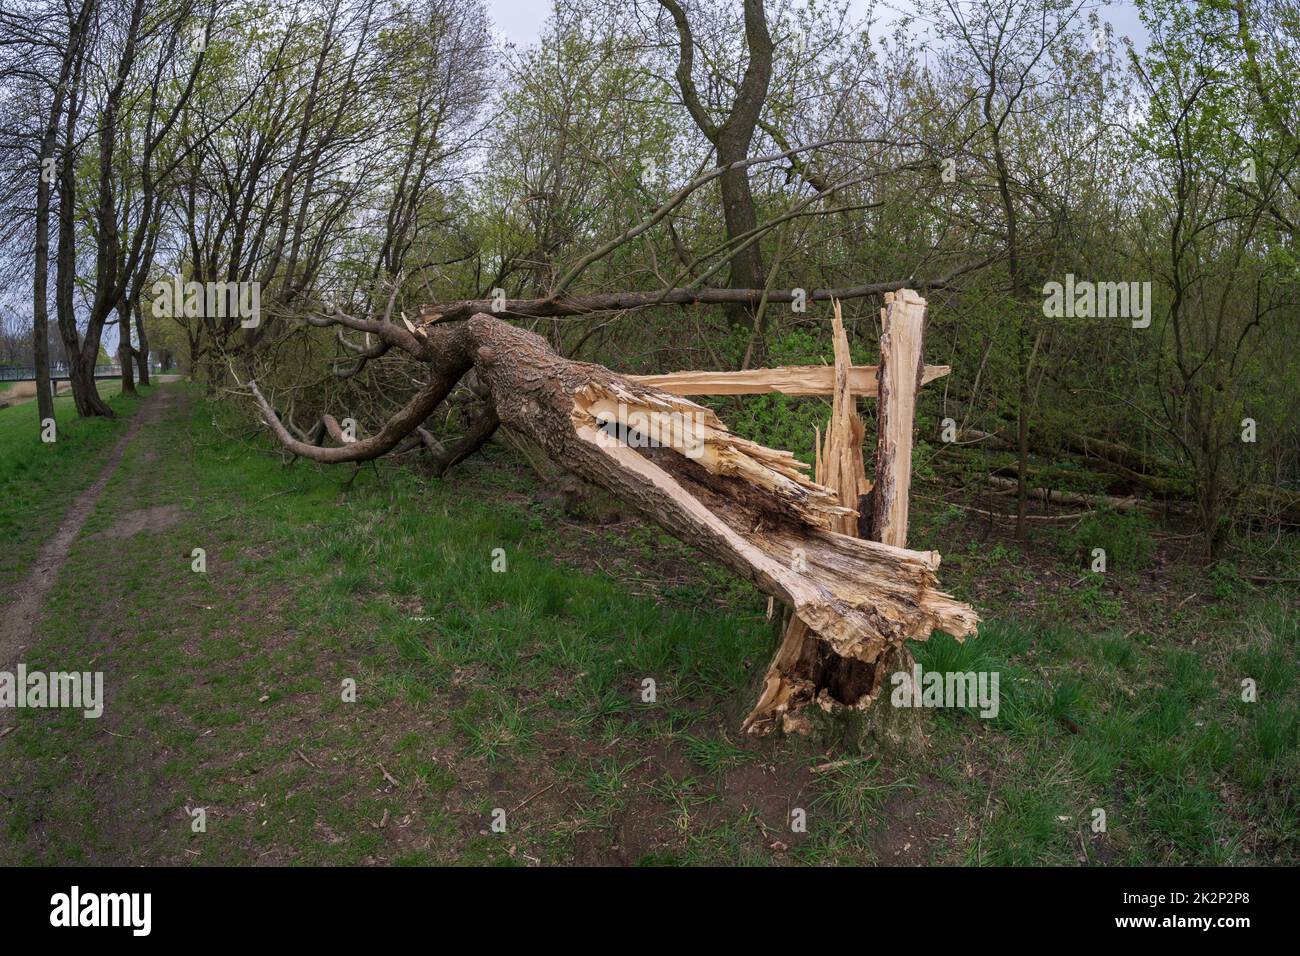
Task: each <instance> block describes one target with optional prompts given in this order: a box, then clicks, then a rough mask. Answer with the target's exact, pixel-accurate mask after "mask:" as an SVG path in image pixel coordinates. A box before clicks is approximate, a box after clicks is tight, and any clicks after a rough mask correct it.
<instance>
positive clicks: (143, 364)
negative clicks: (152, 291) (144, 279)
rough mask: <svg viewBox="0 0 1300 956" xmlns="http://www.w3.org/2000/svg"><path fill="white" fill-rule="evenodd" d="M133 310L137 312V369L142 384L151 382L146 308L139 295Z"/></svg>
mask: <svg viewBox="0 0 1300 956" xmlns="http://www.w3.org/2000/svg"><path fill="white" fill-rule="evenodd" d="M131 311H132V312H134V313H135V339H136V342H137V343H138V344H137V345H136V348H135V360H136V366H137V370H138V371H139V373H140V384H141V385H148V384H149V339H148V337H147V336H146V335H145V333H144V309H143V308H141V306H140V299H139V297H138V296H137V297H136V298H135V299H133V300H132V308H131Z"/></svg>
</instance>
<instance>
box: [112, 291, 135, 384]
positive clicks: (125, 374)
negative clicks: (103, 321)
mask: <svg viewBox="0 0 1300 956" xmlns="http://www.w3.org/2000/svg"><path fill="white" fill-rule="evenodd" d="M117 332H118V345H117V354H118V356H119V361H120V362H121V363H122V394H123V395H135V394H136V390H135V366H134V362H133V359H134V350H133V349H132V348H131V307H130V306H129V305H128V304H127V301H126V299H121V300H119V301H118V303H117Z"/></svg>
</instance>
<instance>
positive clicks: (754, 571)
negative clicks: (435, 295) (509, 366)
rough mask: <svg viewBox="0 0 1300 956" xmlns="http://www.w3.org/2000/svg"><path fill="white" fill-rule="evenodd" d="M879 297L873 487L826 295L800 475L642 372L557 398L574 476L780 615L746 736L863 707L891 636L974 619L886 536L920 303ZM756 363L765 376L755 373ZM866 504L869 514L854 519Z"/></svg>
mask: <svg viewBox="0 0 1300 956" xmlns="http://www.w3.org/2000/svg"><path fill="white" fill-rule="evenodd" d="M886 302H887V309H886V312H887V313H888V315H887V317H886V318H885V320H884V322H885V328H886V329H887V330H889V331H890V332H892V335H889V336H886V338H885V339H884V340H882V358H881V365H880V367H879V369H878V370H877V375H878V377H879V382H878V384H877V388H878V390H879V394H880V396H881V400H882V403H883V402H884V401H886V400H887V401H889V402H890V412H889V413H886V412H885V410H884V409H883V408H882V410H881V416H880V420H881V423H882V433H881V436H880V441H879V442H878V445H879V446H880V447H879V448H878V449H877V454H876V462H877V468H878V469H880V468H881V467H884V468H887V469H888V471H887V472H883V471H879V470H878V471H877V486H876V487H875V488H874V489H873V487H872V484H871V482H870V481H869V480H868V479H867V475H866V468H865V464H864V459H863V452H862V448H863V442H864V440H865V428H864V425H863V422H862V420H861V418H860V417H859V416H858V414H857V411H856V407H855V405H856V399H855V389H854V385H853V370H854V368H855V367H854V366H853V365H852V364H851V359H850V355H849V343H848V337H847V335H846V333H845V330H844V325H843V321H842V318H841V315H840V309H839V306H838V304H836V306H835V316H834V320H833V328H834V347H835V365H834V368H833V369H829V370H828V371H829V373H830V374H831V391H830V395H831V398H832V414H831V419H830V422H829V424H828V425H827V428H826V432H825V435H824V436H822V435H820V434H819V435H818V450H817V461H816V466H815V472H814V477H811V478H810V477H809V476H808V474H806V471H807V466H806V465H804V464H803V463H801V462H799V461H798V460H797V459H796V458H795V457H794V456H793V455H792V454H790V453H789V452H786V451H779V450H775V449H771V448H767V447H764V446H763V445H759V444H757V443H755V442H751V441H748V440H746V439H743V438H740V437H739V436H737V435H733V434H732V433H731V432H730V431H729V430H728V429H727V427H726V425H724V424H723V423H722V421H721V420H719V418H718V417H717V415H716V414H715V413H714V412H713V411H712V410H711V409H708V408H705V407H704V406H701V405H697V404H696V403H694V402H692V401H690V400H688V399H686V398H683V397H681V396H680V395H675V394H670V393H669V392H668V391H666V390H663V389H661V388H658V387H655V386H652V385H649V384H648V383H647V382H645V381H644V380H635V379H632V378H629V377H623V376H616V375H612V374H608V373H606V374H602V375H591V376H590V377H589V378H588V379H587V380H586V381H585V382H583V383H582V384H581V385H579V386H578V387H576V388H574V389H573V390H572V391H571V393H570V394H571V395H572V397H573V404H572V406H571V411H570V415H569V417H570V419H571V422H572V426H573V430H574V434H575V435H576V436H577V438H578V439H579V440H580V443H581V450H580V451H579V449H577V448H575V449H572V450H570V452H569V454H568V456H567V457H569V458H570V459H571V462H570V464H571V465H573V466H575V467H574V470H577V471H579V473H582V474H584V476H586V477H588V478H589V479H590V480H593V481H595V482H596V483H598V484H601V485H603V486H605V487H607V488H609V489H610V490H613V491H615V493H617V494H619V495H620V496H621V497H622V498H624V500H626V501H628V502H629V503H630V504H632V505H633V506H635V507H638V508H640V509H641V510H643V511H645V512H646V513H647V514H649V515H650V516H651V517H653V518H655V520H657V521H658V522H659V523H660V524H661V525H662V526H664V527H665V528H668V529H669V530H672V531H673V532H674V533H675V534H677V536H678V537H680V538H682V540H684V541H687V542H689V543H692V544H695V545H696V546H698V547H701V548H703V549H704V550H705V551H707V552H708V553H710V554H712V555H713V556H714V557H719V558H721V559H722V560H723V561H724V563H726V564H728V565H729V566H731V567H732V568H733V570H736V571H738V572H739V573H741V574H742V575H744V576H745V577H747V578H748V579H749V580H751V581H753V582H754V583H755V584H757V585H758V586H759V587H760V588H762V589H763V590H764V591H765V592H766V593H768V594H770V595H772V596H774V597H776V598H778V599H780V600H781V601H783V602H785V603H786V604H787V605H788V606H789V607H790V608H791V610H792V612H793V614H792V617H791V620H790V623H789V626H788V628H787V630H786V632H785V635H784V637H783V639H782V642H781V645H780V647H779V648H778V650H777V654H776V657H775V658H774V659H773V661H772V664H771V665H770V667H769V668H768V672H767V676H766V679H765V681H764V687H763V690H762V692H761V697H760V700H759V702H758V704H757V705H756V706H755V708H754V710H753V712H752V713H751V714H750V715H749V717H748V718H747V719H746V720H745V722H744V725H743V727H744V729H745V730H747V731H749V732H751V733H766V732H769V731H771V730H772V729H774V728H776V727H778V726H779V727H782V728H784V729H785V730H787V731H791V730H800V729H806V727H807V726H808V722H807V718H806V717H805V716H804V715H803V714H802V713H801V711H802V710H803V708H804V707H806V706H807V705H809V704H812V703H816V704H817V705H818V706H820V707H822V708H823V709H827V710H829V709H833V708H835V707H852V708H856V709H865V708H866V707H868V706H870V704H871V703H872V701H873V700H874V699H875V698H876V695H877V694H878V692H879V689H880V686H881V682H882V679H883V676H884V668H885V666H886V662H888V661H893V660H895V659H896V655H897V652H898V651H899V649H901V648H903V646H904V644H905V642H906V641H907V640H912V639H915V640H925V639H926V638H928V637H929V636H930V634H931V633H932V632H933V631H935V630H941V631H945V632H947V633H949V634H952V635H953V636H955V637H957V638H964V637H966V636H968V635H970V634H972V633H974V631H975V628H976V625H977V623H978V617H977V616H976V614H975V612H974V611H973V610H972V609H971V608H970V607H969V606H968V605H966V604H962V603H961V602H958V601H956V600H954V599H953V598H952V597H950V596H949V595H947V594H945V593H943V592H942V591H940V590H938V586H937V576H936V572H937V570H938V567H939V555H938V554H937V553H936V552H933V551H925V552H919V551H910V550H908V549H906V548H905V547H903V546H902V544H901V541H902V540H903V539H905V537H906V522H907V509H906V502H904V503H903V505H902V507H901V508H900V507H899V506H898V504H897V502H895V501H893V500H892V496H894V495H897V494H901V495H903V496H905V495H906V494H907V491H908V487H909V484H910V458H911V421H912V416H913V411H914V408H915V400H916V395H915V391H916V388H917V387H919V385H920V384H921V382H922V381H923V380H924V376H925V374H926V370H925V367H924V366H922V365H921V364H919V363H920V356H921V331H922V329H923V326H924V315H925V302H924V300H923V299H921V298H920V297H919V296H916V294H915V293H911V292H901V293H899V294H898V295H897V296H889V297H887V298H886ZM586 368H595V367H592V366H587V367H586ZM858 368H861V366H858ZM908 369H910V370H911V372H910V375H909V374H908V373H907V371H906V370H908ZM601 371H603V370H601ZM766 371H772V370H759V372H760V373H762V372H766ZM692 374H695V373H679V375H678V376H676V377H677V378H679V379H680V378H681V377H682V376H685V375H692ZM781 381H783V382H784V381H788V380H787V379H786V378H784V376H782V377H781ZM750 384H752V381H751V383H750ZM507 416H508V410H507ZM593 451H594V452H597V453H598V455H597V457H596V458H595V459H592V458H591V457H590V456H591V454H592V452H593ZM882 463H883V464H882ZM882 487H883V488H884V489H885V490H886V493H885V495H884V497H883V500H882V495H881V489H882ZM877 513H881V514H883V515H884V519H883V523H882V524H881V525H880V526H879V527H878V528H873V527H870V525H871V524H872V523H873V522H875V521H876V520H877V519H876V518H875V515H876V514H877Z"/></svg>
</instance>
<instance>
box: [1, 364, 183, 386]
mask: <svg viewBox="0 0 1300 956" xmlns="http://www.w3.org/2000/svg"><path fill="white" fill-rule="evenodd" d="M149 370H150V371H151V372H161V371H162V366H161V365H159V364H157V363H154V362H150V363H149ZM121 374H122V366H120V365H96V366H95V378H117V377H119V376H120V375H121ZM68 377H69V374H68V370H67V369H66V368H52V369H50V379H51V381H60V380H62V379H66V378H68ZM34 381H36V369H35V368H34V367H33V366H31V365H0V382H34Z"/></svg>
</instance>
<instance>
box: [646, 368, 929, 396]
mask: <svg viewBox="0 0 1300 956" xmlns="http://www.w3.org/2000/svg"><path fill="white" fill-rule="evenodd" d="M879 371H880V370H879V369H878V368H877V367H876V366H874V365H853V366H850V368H849V370H848V388H849V391H850V392H852V393H853V396H854V397H855V398H875V397H876V392H877V387H878V383H877V378H878V375H879ZM950 371H952V369H950V368H949V367H948V366H947V365H927V366H926V367H925V376H924V378H923V379H922V382H921V384H922V385H925V384H928V383H930V382H933V381H934V380H935V379H936V378H942V377H943V376H945V375H947V374H948V373H949V372H950ZM835 376H836V370H835V368H834V367H833V366H830V365H782V366H778V367H777V368H755V369H747V370H746V371H743V372H669V373H667V374H666V375H629V376H628V378H630V379H632V381H634V382H640V383H641V384H642V385H650V386H652V387H654V388H658V389H662V390H663V391H665V392H672V393H673V394H674V395H771V394H774V393H779V394H782V395H833V394H835V392H836V385H835Z"/></svg>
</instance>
